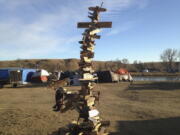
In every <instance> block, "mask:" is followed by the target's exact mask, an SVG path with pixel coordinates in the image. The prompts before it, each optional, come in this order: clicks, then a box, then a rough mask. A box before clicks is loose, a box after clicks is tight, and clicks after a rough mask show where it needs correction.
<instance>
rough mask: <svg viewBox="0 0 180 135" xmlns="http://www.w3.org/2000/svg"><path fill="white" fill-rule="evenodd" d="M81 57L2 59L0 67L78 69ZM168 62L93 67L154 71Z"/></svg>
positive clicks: (96, 66) (110, 63)
mask: <svg viewBox="0 0 180 135" xmlns="http://www.w3.org/2000/svg"><path fill="white" fill-rule="evenodd" d="M78 63H79V59H22V60H21V59H18V60H12V61H0V68H7V67H25V68H42V69H46V70H48V71H51V72H52V71H56V70H62V71H76V70H78V68H79V64H78ZM166 64H167V63H162V62H155V63H154V62H149V63H134V64H123V63H122V62H121V61H94V62H93V67H94V69H95V70H96V71H97V70H98V71H101V70H112V71H116V70H117V69H119V68H127V69H128V70H129V71H131V72H140V71H142V70H143V69H150V70H152V71H158V72H161V71H166ZM173 65H174V70H175V71H178V70H179V68H180V63H178V62H176V63H173Z"/></svg>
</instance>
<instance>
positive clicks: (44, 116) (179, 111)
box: [0, 82, 180, 135]
mask: <svg viewBox="0 0 180 135" xmlns="http://www.w3.org/2000/svg"><path fill="white" fill-rule="evenodd" d="M68 89H69V90H74V89H79V87H68ZM96 89H97V90H100V91H101V98H100V103H99V104H98V105H97V106H98V107H99V110H100V116H101V117H102V118H103V119H104V120H110V121H111V126H110V127H109V131H110V132H111V135H180V82H174V83H172V82H171V83H170V82H161V83H153V82H146V83H145V82H134V83H133V84H129V83H124V82H123V83H119V84H118V83H108V84H98V85H96ZM53 105H54V91H52V90H49V89H47V88H46V87H38V86H28V87H20V88H10V87H6V88H3V89H0V135H58V130H59V128H61V127H64V126H65V125H67V124H68V123H69V122H71V121H73V120H77V116H78V115H77V113H76V111H68V112H66V113H64V114H61V113H59V112H53V111H52V106H53Z"/></svg>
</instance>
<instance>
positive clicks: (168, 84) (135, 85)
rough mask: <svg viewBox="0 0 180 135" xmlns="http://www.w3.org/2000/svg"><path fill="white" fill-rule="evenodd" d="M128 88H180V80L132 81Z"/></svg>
mask: <svg viewBox="0 0 180 135" xmlns="http://www.w3.org/2000/svg"><path fill="white" fill-rule="evenodd" d="M128 90H180V82H151V83H136V82H135V83H132V84H131V85H129V87H128Z"/></svg>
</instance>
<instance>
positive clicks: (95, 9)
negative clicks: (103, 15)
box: [89, 6, 107, 12]
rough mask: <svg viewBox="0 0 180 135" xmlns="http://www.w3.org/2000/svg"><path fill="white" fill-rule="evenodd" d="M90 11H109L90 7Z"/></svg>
mask: <svg viewBox="0 0 180 135" xmlns="http://www.w3.org/2000/svg"><path fill="white" fill-rule="evenodd" d="M89 10H91V11H98V12H105V11H107V10H106V9H105V8H101V7H98V6H97V7H89Z"/></svg>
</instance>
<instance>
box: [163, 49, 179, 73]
mask: <svg viewBox="0 0 180 135" xmlns="http://www.w3.org/2000/svg"><path fill="white" fill-rule="evenodd" d="M160 58H161V60H162V61H163V62H164V63H165V64H166V66H167V70H168V71H173V62H175V61H176V60H177V58H178V51H177V49H171V48H168V49H166V50H164V51H163V53H162V54H161V55H160Z"/></svg>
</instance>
